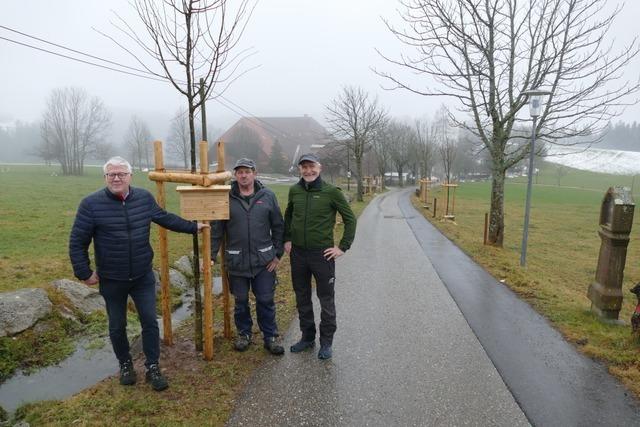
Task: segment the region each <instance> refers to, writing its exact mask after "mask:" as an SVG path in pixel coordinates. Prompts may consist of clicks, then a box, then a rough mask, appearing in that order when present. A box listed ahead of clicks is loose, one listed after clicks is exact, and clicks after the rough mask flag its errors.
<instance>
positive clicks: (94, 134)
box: [40, 87, 111, 175]
mask: <svg viewBox="0 0 640 427" xmlns="http://www.w3.org/2000/svg"><path fill="white" fill-rule="evenodd" d="M110 127H111V115H110V113H109V112H108V111H107V109H106V107H105V106H104V104H103V102H102V101H101V100H100V99H99V98H97V97H94V98H91V99H89V95H88V94H87V92H86V91H85V90H84V89H80V88H74V87H67V88H63V89H54V90H53V91H52V92H51V94H50V95H49V98H48V99H47V106H46V110H45V112H44V116H43V118H42V125H41V128H40V130H41V134H42V139H43V145H42V147H41V150H40V153H41V154H42V155H43V157H44V158H45V160H49V159H55V160H57V161H58V162H59V163H60V166H62V173H63V174H64V175H82V174H83V173H84V161H85V158H86V157H87V156H88V155H89V154H90V153H91V152H92V151H94V150H95V149H96V147H97V146H98V144H100V143H101V142H102V141H103V139H104V138H105V137H106V135H107V132H108V131H109V129H110Z"/></svg>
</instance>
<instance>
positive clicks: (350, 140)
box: [326, 86, 388, 201]
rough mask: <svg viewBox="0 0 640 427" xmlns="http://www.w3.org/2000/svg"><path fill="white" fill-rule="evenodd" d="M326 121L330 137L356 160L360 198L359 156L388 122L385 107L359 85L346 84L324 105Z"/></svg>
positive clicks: (360, 169)
mask: <svg viewBox="0 0 640 427" xmlns="http://www.w3.org/2000/svg"><path fill="white" fill-rule="evenodd" d="M326 108H327V122H328V124H329V128H330V132H331V135H332V136H333V138H334V139H335V140H336V141H338V142H340V143H342V144H344V145H345V146H346V147H347V155H348V156H349V157H350V156H353V159H354V160H355V174H354V175H355V177H356V182H357V195H356V198H357V200H358V201H362V193H363V188H362V178H363V173H362V158H363V157H364V154H365V153H366V152H367V151H368V150H369V149H370V148H371V143H372V141H373V139H374V137H375V135H376V132H377V131H378V130H379V129H381V128H382V127H384V126H385V124H386V122H387V120H388V119H387V113H386V111H385V110H384V109H383V108H382V107H381V106H380V105H378V99H377V98H371V97H370V96H369V94H368V93H366V92H365V91H364V90H363V89H362V88H359V87H354V86H345V87H344V88H343V89H342V92H341V93H340V94H339V95H338V96H337V97H336V98H335V99H334V100H333V101H332V102H331V104H330V105H328V106H327V107H326Z"/></svg>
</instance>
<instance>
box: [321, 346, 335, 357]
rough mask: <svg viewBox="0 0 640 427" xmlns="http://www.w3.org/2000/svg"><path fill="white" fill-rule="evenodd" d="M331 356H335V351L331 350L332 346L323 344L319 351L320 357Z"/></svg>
mask: <svg viewBox="0 0 640 427" xmlns="http://www.w3.org/2000/svg"><path fill="white" fill-rule="evenodd" d="M331 356H333V351H331V346H330V345H321V346H320V351H318V359H320V360H326V359H331Z"/></svg>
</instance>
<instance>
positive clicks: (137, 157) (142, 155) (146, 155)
mask: <svg viewBox="0 0 640 427" xmlns="http://www.w3.org/2000/svg"><path fill="white" fill-rule="evenodd" d="M124 144H125V147H126V149H127V151H128V152H129V158H130V159H131V166H133V167H134V168H135V167H137V168H138V169H140V170H142V169H143V168H147V169H148V168H149V167H150V166H151V144H152V141H151V132H150V131H149V127H148V126H147V124H146V123H145V122H144V121H143V120H141V119H140V118H139V117H137V116H133V117H132V118H131V121H130V122H129V128H128V129H127V133H126V136H125V141H124Z"/></svg>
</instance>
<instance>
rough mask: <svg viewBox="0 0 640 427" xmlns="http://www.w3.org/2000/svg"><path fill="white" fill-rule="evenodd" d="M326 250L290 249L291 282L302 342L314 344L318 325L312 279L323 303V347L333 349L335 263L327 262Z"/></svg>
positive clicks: (321, 309) (321, 337)
mask: <svg viewBox="0 0 640 427" xmlns="http://www.w3.org/2000/svg"><path fill="white" fill-rule="evenodd" d="M323 252H324V249H302V248H299V247H295V246H293V247H292V248H291V254H290V258H291V280H292V282H293V290H294V291H295V293H296V307H297V308H298V317H299V319H300V331H301V332H302V339H303V340H305V341H314V340H315V338H316V323H315V319H314V317H313V303H312V302H311V292H312V290H311V276H313V278H314V279H315V281H316V294H317V296H318V300H320V345H329V346H330V345H331V344H332V343H333V334H334V333H335V332H336V306H335V302H334V295H335V293H334V285H335V271H336V264H335V260H330V261H328V260H326V259H325V257H324V255H323Z"/></svg>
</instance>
